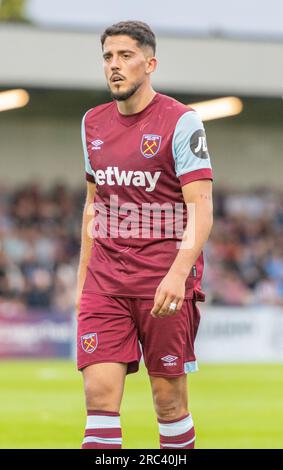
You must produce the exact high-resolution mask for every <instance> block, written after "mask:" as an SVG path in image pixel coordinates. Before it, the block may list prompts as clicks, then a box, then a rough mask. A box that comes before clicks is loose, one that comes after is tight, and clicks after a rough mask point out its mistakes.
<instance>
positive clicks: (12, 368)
mask: <svg viewBox="0 0 283 470" xmlns="http://www.w3.org/2000/svg"><path fill="white" fill-rule="evenodd" d="M199 366H200V371H199V372H197V373H195V374H188V376H187V377H188V384H189V409H190V411H191V413H192V416H193V419H194V423H195V429H196V434H197V440H196V448H198V449H200V448H201V449H204V448H210V449H219V448H222V449H224V448H230V449H243V448H254V449H256V448H257V449H259V448H262V449H266V448H270V449H271V448H280V449H282V448H283V365H278V364H276V365H268V364H257V365H205V364H199ZM0 381H1V388H0V448H34V449H35V448H41V449H46V448H66V449H76V448H80V446H81V440H82V436H83V432H84V426H85V408H84V395H83V384H82V376H81V374H80V373H79V372H77V370H76V366H75V364H74V363H73V362H71V361H4V362H1V363H0ZM121 424H122V428H123V447H124V448H127V449H130V448H136V449H158V448H159V445H158V429H157V421H156V416H155V413H154V409H153V403H152V397H151V392H150V385H149V379H148V376H147V372H146V369H145V368H144V366H143V365H141V366H140V371H139V372H138V373H136V374H130V375H129V376H127V380H126V387H125V393H124V399H123V403H122V409H121Z"/></svg>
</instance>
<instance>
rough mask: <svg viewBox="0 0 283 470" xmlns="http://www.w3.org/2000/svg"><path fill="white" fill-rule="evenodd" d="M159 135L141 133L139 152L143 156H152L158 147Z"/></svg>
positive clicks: (159, 142) (159, 143)
mask: <svg viewBox="0 0 283 470" xmlns="http://www.w3.org/2000/svg"><path fill="white" fill-rule="evenodd" d="M160 145H161V135H156V134H143V136H142V140H141V153H142V155H143V156H144V157H145V158H151V157H154V155H156V154H157V152H158V150H159V149H160Z"/></svg>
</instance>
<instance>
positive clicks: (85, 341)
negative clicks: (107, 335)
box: [81, 333, 98, 354]
mask: <svg viewBox="0 0 283 470" xmlns="http://www.w3.org/2000/svg"><path fill="white" fill-rule="evenodd" d="M81 344H82V348H83V350H84V351H85V352H86V353H89V354H90V353H92V352H93V351H95V350H96V348H97V345H98V337H97V333H89V334H87V335H83V336H81Z"/></svg>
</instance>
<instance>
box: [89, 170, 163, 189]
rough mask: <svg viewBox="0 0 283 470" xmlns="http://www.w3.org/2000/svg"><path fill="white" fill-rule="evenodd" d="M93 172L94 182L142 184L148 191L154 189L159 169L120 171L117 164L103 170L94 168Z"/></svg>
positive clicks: (159, 173)
mask: <svg viewBox="0 0 283 470" xmlns="http://www.w3.org/2000/svg"><path fill="white" fill-rule="evenodd" d="M93 173H94V176H95V182H96V184H99V185H104V184H105V183H106V184H107V185H109V186H113V185H114V184H118V186H122V185H125V186H130V185H133V186H144V187H145V190H146V191H147V192H149V193H150V192H151V191H153V190H154V189H155V186H156V183H157V180H158V178H159V176H160V175H161V171H155V172H154V173H153V174H151V172H150V171H133V170H130V171H125V170H122V171H120V170H119V168H118V167H117V166H108V167H107V168H106V170H105V171H104V170H96V171H94V172H93Z"/></svg>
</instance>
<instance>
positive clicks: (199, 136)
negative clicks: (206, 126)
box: [190, 129, 209, 159]
mask: <svg viewBox="0 0 283 470" xmlns="http://www.w3.org/2000/svg"><path fill="white" fill-rule="evenodd" d="M190 147H191V151H192V152H193V154H194V155H195V156H196V157H198V158H202V159H205V158H208V157H209V155H208V150H207V143H206V136H205V132H204V130H203V129H198V130H197V131H195V132H194V133H193V134H192V136H191V138H190Z"/></svg>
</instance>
